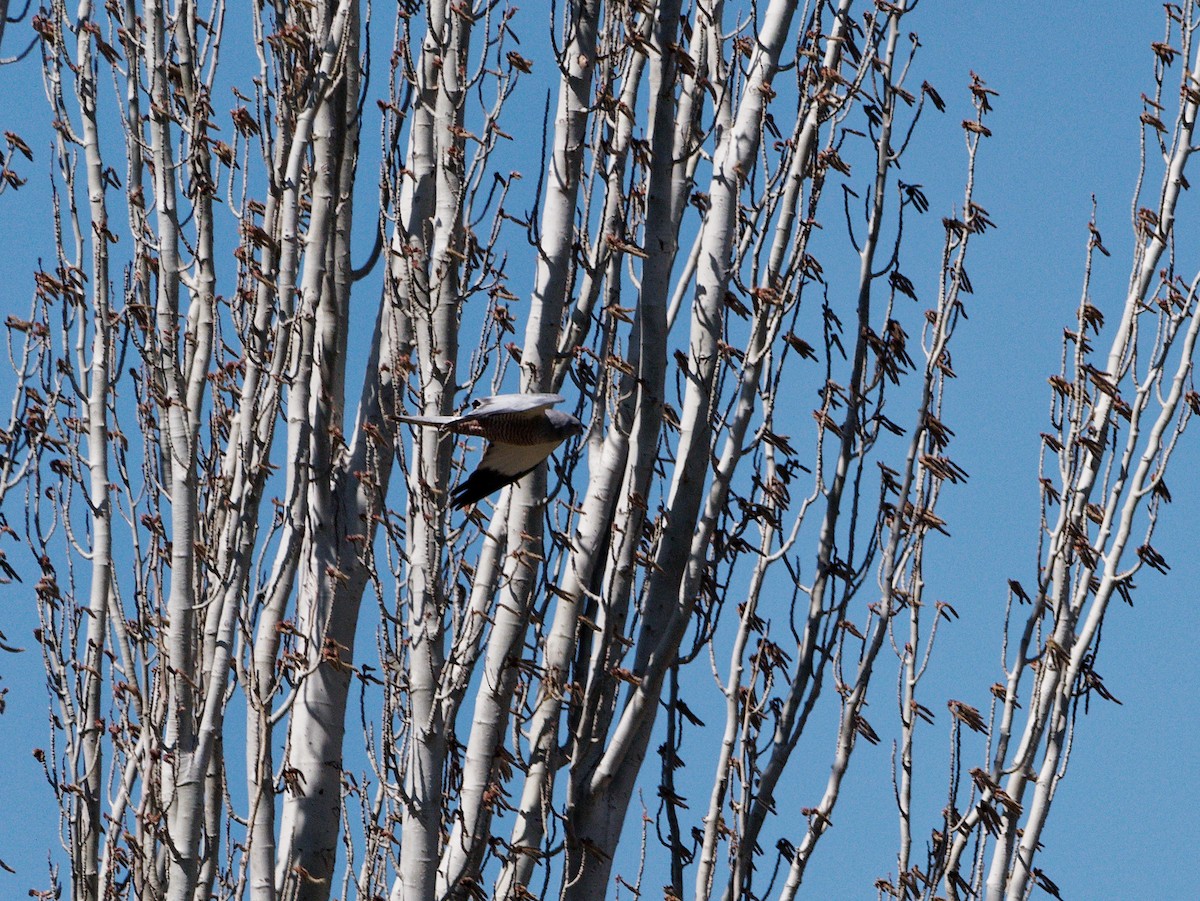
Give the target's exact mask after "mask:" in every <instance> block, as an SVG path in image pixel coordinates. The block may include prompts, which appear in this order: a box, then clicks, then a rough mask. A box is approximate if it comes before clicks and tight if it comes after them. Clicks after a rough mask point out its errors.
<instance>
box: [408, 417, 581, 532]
mask: <svg viewBox="0 0 1200 901" xmlns="http://www.w3.org/2000/svg"><path fill="white" fill-rule="evenodd" d="M563 400H564V398H563V396H562V395H561V394H497V395H494V396H493V397H484V398H481V399H479V400H477V401H475V402H474V403H473V404H472V405H471V408H470V409H469V410H467V411H466V412H465V413H460V414H458V415H457V416H400V417H398V418H399V419H400V421H401V422H411V423H415V424H416V425H427V426H433V427H434V428H436V429H439V430H440V431H443V432H453V433H454V434H456V435H470V436H473V437H478V438H486V439H487V442H488V445H487V450H485V451H484V452H483V459H482V460H481V461H480V462H479V466H478V467H476V469H475V471H474V472H473V473H471V475H470V476H468V477H467V478H466V479H465V480H464V481H462V482H460V483H459V484H458V486H457V487H455V489H454V491H453V492H451V497H450V502H451V505H452V506H453V507H454V509H456V510H459V509H462V508H463V507H466V506H467V505H468V504H474V503H476V502H477V501H479V500H482V499H483V498H484V497H486V496H487V495H489V494H491V493H492V492H493V491H499V490H500V489H501V488H503V487H504V486H505V485H511V484H512V483H513V482H515V481H517V479H519V478H521V477H522V476H524V475H528V474H529V473H531V472H533V470H535V469H536V468H537V466H538V464H539V463H541V462H542V461H543V460H545V459H546V458H547V457H549V456H550V453H551V452H552V451H553V450H554V449H555V448H556V447H558V446H559V445H560V444H562V443H563V442H564V441H565V440H566V439H568V438H570V437H572V436H574V435H578V434H580V433H581V432H582V431H583V423H582V422H580V421H579V420H578V419H576V418H575V417H574V416H572V415H571V414H570V413H563V412H562V411H560V410H555V409H552V408H553V406H554V405H555V404H559V403H562V402H563Z"/></svg>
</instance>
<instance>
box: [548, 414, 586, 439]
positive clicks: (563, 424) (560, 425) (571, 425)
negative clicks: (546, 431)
mask: <svg viewBox="0 0 1200 901" xmlns="http://www.w3.org/2000/svg"><path fill="white" fill-rule="evenodd" d="M546 419H548V420H549V421H550V425H551V426H553V427H554V431H555V432H556V433H557V434H558V437H559V440H560V441H566V440H567V439H568V438H574V437H575V436H576V435H579V434H582V433H583V423H582V422H580V421H579V420H578V419H576V418H575V417H574V416H572V415H571V414H570V413H564V412H562V411H561V410H547V411H546Z"/></svg>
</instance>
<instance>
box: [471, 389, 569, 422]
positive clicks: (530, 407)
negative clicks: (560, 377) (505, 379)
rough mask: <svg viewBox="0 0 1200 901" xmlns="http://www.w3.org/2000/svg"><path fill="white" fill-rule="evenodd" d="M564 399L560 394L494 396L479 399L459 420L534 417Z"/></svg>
mask: <svg viewBox="0 0 1200 901" xmlns="http://www.w3.org/2000/svg"><path fill="white" fill-rule="evenodd" d="M564 400H566V398H564V397H563V396H562V395H561V394H494V395H492V396H491V397H481V398H479V399H478V400H476V401H475V402H474V403H472V404H471V408H470V409H469V410H465V411H464V412H463V414H462V415H461V416H460V417H459V419H464V420H466V419H485V418H487V417H489V416H502V415H510V416H511V415H513V414H517V413H526V414H529V415H534V414H537V413H541V412H542V411H543V410H549V409H550V408H551V407H553V406H554V405H555V404H561V403H562V402H563V401H564Z"/></svg>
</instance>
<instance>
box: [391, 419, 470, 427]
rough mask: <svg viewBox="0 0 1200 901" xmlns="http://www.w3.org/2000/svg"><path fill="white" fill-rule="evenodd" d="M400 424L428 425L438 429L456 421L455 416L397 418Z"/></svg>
mask: <svg viewBox="0 0 1200 901" xmlns="http://www.w3.org/2000/svg"><path fill="white" fill-rule="evenodd" d="M396 419H398V420H399V421H400V422H411V423H413V424H414V425H428V426H433V427H434V428H436V429H440V428H442V427H444V426H447V425H449V424H450V423H452V422H454V420H456V419H458V417H457V416H397V417H396Z"/></svg>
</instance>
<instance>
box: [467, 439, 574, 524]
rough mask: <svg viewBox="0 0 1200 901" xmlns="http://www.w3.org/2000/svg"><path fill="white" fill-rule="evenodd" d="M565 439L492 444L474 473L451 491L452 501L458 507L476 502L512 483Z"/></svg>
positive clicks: (530, 470) (529, 471)
mask: <svg viewBox="0 0 1200 901" xmlns="http://www.w3.org/2000/svg"><path fill="white" fill-rule="evenodd" d="M561 443H562V441H561V439H559V440H558V441H548V442H546V443H544V444H501V443H499V442H493V443H491V444H489V445H488V447H487V450H486V451H485V452H484V454H483V459H482V460H480V461H479V466H478V467H477V468H476V469H475V471H474V472H473V473H471V475H470V476H468V477H467V478H466V479H464V480H463V481H462V482H459V484H458V486H457V487H455V489H454V491H453V492H452V493H451V504H452V506H453V507H454V508H455V509H456V510H460V509H462V508H463V507H466V506H469V505H470V504H474V503H476V502H478V501H480V500H482V499H483V498H485V497H487V496H488V495H489V494H491V493H492V492H493V491H499V490H500V489H501V488H503V487H504V486H505V485H511V484H512V483H513V482H515V481H517V479H519V478H521V477H522V476H525V475H528V474H529V473H531V472H533V471H534V470H535V469H537V467H538V464H539V463H541V462H542V461H543V460H545V459H546V458H547V457H548V456H550V454H551V453H552V452H553V450H554V449H555V448H556V447H558V445H559V444H561Z"/></svg>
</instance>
